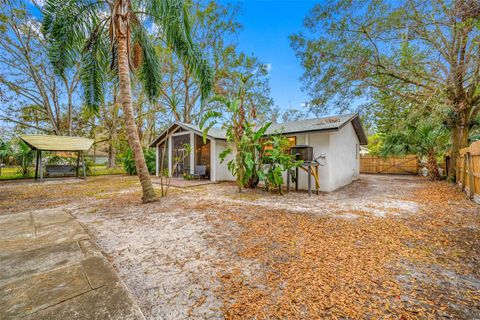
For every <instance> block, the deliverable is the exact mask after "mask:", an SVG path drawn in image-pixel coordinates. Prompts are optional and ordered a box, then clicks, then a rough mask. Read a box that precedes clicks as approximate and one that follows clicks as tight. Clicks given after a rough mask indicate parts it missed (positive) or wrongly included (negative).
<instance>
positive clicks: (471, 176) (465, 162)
mask: <svg viewBox="0 0 480 320" xmlns="http://www.w3.org/2000/svg"><path fill="white" fill-rule="evenodd" d="M456 177H457V181H458V184H459V185H460V187H461V188H462V190H463V191H465V193H467V194H468V195H469V197H470V198H471V199H473V200H475V202H478V203H480V141H476V142H473V143H472V144H471V145H470V146H469V147H467V148H463V149H460V157H459V158H458V160H457V172H456Z"/></svg>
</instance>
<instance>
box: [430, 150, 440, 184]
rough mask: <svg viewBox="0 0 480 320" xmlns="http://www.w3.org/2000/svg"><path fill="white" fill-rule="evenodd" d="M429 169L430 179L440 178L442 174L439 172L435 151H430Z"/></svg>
mask: <svg viewBox="0 0 480 320" xmlns="http://www.w3.org/2000/svg"><path fill="white" fill-rule="evenodd" d="M427 169H428V176H429V177H430V180H432V181H435V180H440V174H439V173H438V164H437V157H436V156H435V152H433V151H432V152H429V153H428V155H427Z"/></svg>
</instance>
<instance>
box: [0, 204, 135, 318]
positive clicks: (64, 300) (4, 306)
mask: <svg viewBox="0 0 480 320" xmlns="http://www.w3.org/2000/svg"><path fill="white" fill-rule="evenodd" d="M0 231H1V238H0V319H2V320H3V319H25V318H27V319H62V320H64V319H113V320H116V319H118V320H120V319H122V320H123V319H144V316H143V314H142V312H141V310H140V308H139V307H138V305H137V304H136V302H135V301H134V300H133V299H132V298H131V296H130V294H129V293H128V291H127V289H126V288H125V286H124V285H123V283H122V282H121V280H120V279H119V277H118V276H117V274H116V272H115V270H114V269H113V268H112V266H111V265H110V264H109V262H108V261H107V259H106V258H105V257H104V256H103V254H102V253H101V252H100V250H98V248H97V247H96V246H95V245H94V244H93V242H92V241H91V240H90V237H89V235H88V233H87V232H86V231H85V230H84V229H83V227H82V226H81V225H80V223H78V222H77V221H76V220H75V219H73V217H72V216H71V215H70V214H69V213H68V212H66V211H64V210H59V209H53V210H51V209H48V210H38V211H33V212H24V213H18V214H12V215H5V216H1V217H0Z"/></svg>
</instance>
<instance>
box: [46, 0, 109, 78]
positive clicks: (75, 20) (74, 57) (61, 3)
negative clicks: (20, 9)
mask: <svg viewBox="0 0 480 320" xmlns="http://www.w3.org/2000/svg"><path fill="white" fill-rule="evenodd" d="M102 6H103V4H102V2H99V1H94V0H47V1H46V3H45V6H44V11H43V15H44V18H43V24H42V32H43V34H44V36H45V38H46V40H47V43H48V48H47V51H48V56H49V58H50V61H51V63H52V65H53V67H54V69H55V72H56V73H58V74H64V72H65V70H67V69H68V68H70V67H72V66H73V65H74V64H75V63H76V62H77V61H78V58H79V53H80V52H81V50H82V47H83V45H84V44H85V42H86V39H87V35H88V32H89V30H91V26H92V24H93V23H95V21H98V19H96V18H97V16H98V12H99V10H100V9H101V8H102Z"/></svg>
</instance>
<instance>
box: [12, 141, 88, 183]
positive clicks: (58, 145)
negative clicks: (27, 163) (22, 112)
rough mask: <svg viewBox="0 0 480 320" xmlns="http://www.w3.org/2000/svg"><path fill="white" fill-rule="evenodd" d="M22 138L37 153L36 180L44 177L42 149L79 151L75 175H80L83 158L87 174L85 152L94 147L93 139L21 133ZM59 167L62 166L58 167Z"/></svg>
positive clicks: (84, 173)
mask: <svg viewBox="0 0 480 320" xmlns="http://www.w3.org/2000/svg"><path fill="white" fill-rule="evenodd" d="M20 139H22V141H23V142H25V143H26V144H27V145H28V146H29V147H30V148H32V150H35V151H36V153H37V157H36V165H35V180H36V179H37V178H38V177H39V176H40V179H43V166H42V151H55V152H56V151H64V152H75V153H77V165H76V168H75V169H76V170H75V176H76V177H78V172H79V167H80V159H81V158H82V161H81V162H82V167H83V175H84V176H85V175H86V172H85V161H83V157H84V155H83V153H85V152H87V151H88V150H89V149H90V148H91V147H92V145H93V140H92V139H87V138H82V137H69V136H54V135H21V136H20ZM59 168H60V167H57V169H59ZM60 169H61V168H60Z"/></svg>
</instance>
